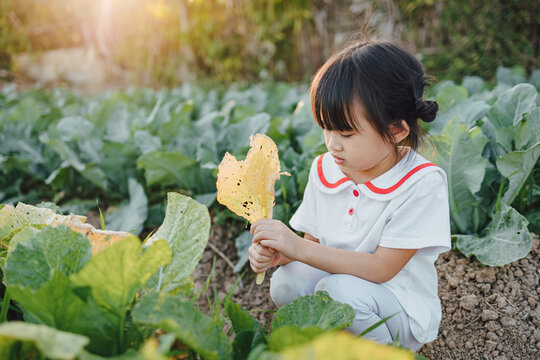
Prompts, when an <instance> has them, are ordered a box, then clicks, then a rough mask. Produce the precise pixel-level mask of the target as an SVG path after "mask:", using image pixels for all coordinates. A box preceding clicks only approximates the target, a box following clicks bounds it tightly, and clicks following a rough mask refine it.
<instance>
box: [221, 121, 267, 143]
mask: <svg viewBox="0 0 540 360" xmlns="http://www.w3.org/2000/svg"><path fill="white" fill-rule="evenodd" d="M270 119H271V116H270V115H268V114H266V113H260V114H257V115H255V116H252V117H248V118H245V119H244V120H242V121H240V122H239V123H236V124H233V125H229V126H227V139H228V141H229V144H234V145H235V148H243V147H247V146H249V137H250V135H253V134H257V133H266V131H267V130H268V129H269V127H270Z"/></svg>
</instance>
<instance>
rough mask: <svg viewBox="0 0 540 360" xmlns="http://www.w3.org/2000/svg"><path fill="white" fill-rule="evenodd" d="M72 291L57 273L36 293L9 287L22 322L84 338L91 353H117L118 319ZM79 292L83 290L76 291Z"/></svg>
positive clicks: (74, 289)
mask: <svg viewBox="0 0 540 360" xmlns="http://www.w3.org/2000/svg"><path fill="white" fill-rule="evenodd" d="M75 291H77V289H76V287H75V284H73V282H72V281H71V280H70V279H69V278H68V277H67V276H65V275H63V274H62V273H61V272H59V271H56V272H54V274H53V275H52V277H51V278H50V280H49V281H48V282H47V283H45V285H43V286H42V287H41V288H39V289H37V290H33V289H31V288H28V287H21V286H17V285H14V286H10V287H9V293H10V295H11V297H12V298H13V299H14V300H15V301H16V302H17V303H18V304H19V306H21V307H22V309H23V311H24V316H25V319H27V320H31V321H33V322H39V323H42V324H45V325H47V326H51V327H54V328H57V329H59V330H62V331H69V332H73V333H77V334H82V335H85V336H88V338H90V341H91V344H90V345H89V346H90V348H91V349H93V350H94V351H100V349H102V350H101V351H103V353H105V354H107V353H108V354H114V353H116V352H117V351H119V350H120V347H121V344H119V340H118V338H119V334H118V331H119V326H118V325H119V318H118V316H117V315H116V314H111V313H110V312H107V311H102V310H101V309H100V308H99V307H98V306H97V304H96V303H95V301H94V300H93V299H92V298H91V297H87V298H86V299H82V298H81V297H80V296H79V294H76V292H75ZM81 291H86V289H78V292H81ZM81 295H83V294H81Z"/></svg>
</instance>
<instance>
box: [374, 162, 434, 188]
mask: <svg viewBox="0 0 540 360" xmlns="http://www.w3.org/2000/svg"><path fill="white" fill-rule="evenodd" d="M428 166H437V165H435V164H433V163H424V164H422V165H418V166H417V167H415V168H414V169H412V170H411V171H409V172H408V173H407V175H405V176H404V177H402V178H401V180H399V181H398V182H397V183H396V184H395V185H394V186H391V187H389V188H386V189H381V188H378V187H376V186H375V185H373V183H372V182H371V181H368V182H366V183H365V184H364V185H366V186H367V188H368V189H369V190H371V191H373V192H374V193H377V194H389V193H391V192H392V191H394V190H396V189H397V188H398V187H400V186H401V185H402V184H403V183H404V182H405V181H406V180H407V179H408V178H410V177H411V176H413V175H414V174H415V173H417V172H418V171H420V170H422V169H423V168H426V167H428Z"/></svg>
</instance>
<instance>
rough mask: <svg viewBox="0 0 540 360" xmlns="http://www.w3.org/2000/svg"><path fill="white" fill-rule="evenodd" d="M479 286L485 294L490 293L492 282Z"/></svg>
mask: <svg viewBox="0 0 540 360" xmlns="http://www.w3.org/2000/svg"><path fill="white" fill-rule="evenodd" d="M479 287H480V289H481V290H482V292H483V293H484V294H487V293H489V291H490V290H491V284H482V285H479Z"/></svg>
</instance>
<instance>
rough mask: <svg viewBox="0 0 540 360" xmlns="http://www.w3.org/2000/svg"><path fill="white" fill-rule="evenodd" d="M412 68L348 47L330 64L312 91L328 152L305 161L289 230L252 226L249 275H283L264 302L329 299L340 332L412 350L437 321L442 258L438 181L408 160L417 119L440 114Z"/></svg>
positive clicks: (446, 242) (363, 47)
mask: <svg viewBox="0 0 540 360" xmlns="http://www.w3.org/2000/svg"><path fill="white" fill-rule="evenodd" d="M426 83H427V81H426V75H425V74H424V71H423V69H422V65H421V64H420V62H419V61H418V60H417V59H416V58H415V57H414V56H413V55H412V54H411V53H410V52H409V51H407V50H406V49H404V48H403V47H401V46H400V45H398V44H395V43H391V42H356V43H354V44H352V45H349V46H348V47H346V48H344V49H342V50H341V51H339V52H337V53H336V54H334V55H333V56H332V57H331V58H330V59H329V60H328V61H327V62H326V63H325V64H324V65H323V66H322V67H321V68H320V69H319V71H318V72H317V74H316V75H315V78H314V80H313V82H312V84H311V89H310V92H311V104H312V110H313V115H314V117H315V119H316V122H317V125H319V126H320V127H321V128H322V129H323V132H324V138H325V143H326V147H327V148H328V152H327V153H325V154H323V155H320V156H319V157H317V158H316V159H315V160H314V161H313V165H312V166H311V171H310V174H309V180H308V184H307V187H306V190H305V193H304V199H303V201H302V204H301V205H300V207H299V208H298V210H297V211H296V213H295V214H294V216H293V217H292V219H291V220H290V224H291V226H292V228H293V229H294V230H296V231H299V232H303V233H304V237H303V238H302V237H300V236H298V235H296V233H295V232H294V231H293V230H291V229H289V228H288V227H287V226H285V225H284V224H283V223H282V222H280V221H276V220H260V221H258V222H256V223H255V224H253V225H252V227H251V232H252V233H253V235H254V236H253V244H252V246H251V247H250V249H249V260H250V264H251V268H252V269H253V270H254V271H255V272H257V273H259V272H262V271H265V270H267V269H268V268H270V267H272V266H275V265H282V266H281V267H280V268H279V269H277V270H276V271H275V273H274V275H273V276H272V279H271V285H270V294H271V297H272V299H273V301H274V302H275V303H276V304H277V305H278V306H281V305H283V304H286V303H289V302H291V301H293V300H294V299H295V298H296V297H298V296H303V295H308V294H313V293H314V292H316V291H319V290H325V291H327V292H328V293H329V294H330V296H331V297H332V298H333V299H335V300H337V301H340V302H343V303H347V304H349V305H351V306H352V307H353V308H354V310H355V312H356V316H355V319H354V322H353V325H352V326H351V327H350V328H349V330H350V331H352V332H353V333H356V334H359V333H361V332H362V331H364V330H365V329H367V328H368V327H370V326H371V325H373V324H375V323H376V322H378V321H380V320H381V319H383V318H385V317H389V316H392V315H393V316H392V317H391V318H390V319H389V320H387V321H386V322H385V323H384V324H383V325H381V326H379V327H377V328H376V329H375V330H373V331H371V332H369V333H368V334H367V335H365V337H366V338H370V339H373V340H375V341H378V342H382V343H390V342H392V341H394V340H396V339H398V341H399V342H400V343H401V344H402V345H403V346H404V347H407V348H410V349H412V350H414V351H416V350H418V349H420V347H421V346H422V345H423V344H425V343H427V342H429V341H433V340H434V339H435V338H436V336H437V331H438V328H439V323H440V321H441V305H440V301H439V298H438V296H437V273H436V271H435V266H434V262H435V260H436V259H437V257H438V255H439V254H440V253H441V252H444V251H446V250H448V249H449V248H450V223H449V208H448V191H447V182H446V175H445V173H444V172H443V171H442V170H441V169H440V168H439V167H437V166H435V165H434V164H432V163H430V162H429V161H427V160H426V159H424V158H423V157H422V156H420V155H419V154H418V153H417V152H416V151H415V150H416V149H417V148H418V146H419V143H420V141H421V139H422V135H423V133H422V127H421V126H420V124H419V119H422V120H423V121H425V122H431V121H433V119H434V118H435V115H436V112H437V110H438V105H437V104H436V103H435V102H431V101H424V100H423V99H422V96H423V92H424V87H425V86H426Z"/></svg>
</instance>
